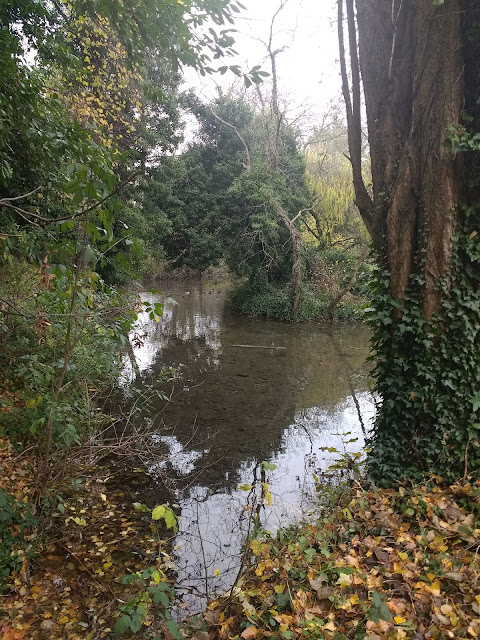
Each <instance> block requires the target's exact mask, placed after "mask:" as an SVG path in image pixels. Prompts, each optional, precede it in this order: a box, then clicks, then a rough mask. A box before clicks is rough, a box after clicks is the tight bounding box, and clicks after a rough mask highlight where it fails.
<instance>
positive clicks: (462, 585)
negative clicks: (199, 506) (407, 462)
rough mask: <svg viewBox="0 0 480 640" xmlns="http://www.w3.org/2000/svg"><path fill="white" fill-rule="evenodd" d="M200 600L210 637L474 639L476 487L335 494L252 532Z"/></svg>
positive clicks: (479, 561)
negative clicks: (212, 594) (290, 523)
mask: <svg viewBox="0 0 480 640" xmlns="http://www.w3.org/2000/svg"><path fill="white" fill-rule="evenodd" d="M249 551H250V557H249V561H248V563H247V566H246V567H244V569H243V571H242V573H241V577H240V579H239V580H238V581H237V583H236V585H235V586H234V587H233V588H232V589H231V591H230V592H228V593H227V594H226V595H225V596H224V597H222V598H218V599H217V600H215V601H213V602H211V603H210V605H209V607H208V614H207V615H206V616H205V624H206V626H208V628H209V636H208V637H209V638H210V640H214V639H217V638H218V639H220V640H227V639H228V640H231V639H234V638H243V639H244V640H249V639H250V640H252V639H254V638H255V639H257V638H258V639H260V638H286V639H287V640H290V639H297V638H299V639H302V640H307V639H311V640H313V639H318V640H350V639H354V640H357V639H358V640H360V639H361V640H383V639H387V640H389V639H391V640H403V639H411V640H430V639H432V640H447V639H449V638H454V639H457V638H458V639H460V638H465V639H469V640H471V639H473V638H480V481H476V482H473V483H458V484H456V485H453V486H450V487H447V486H444V485H443V483H442V479H441V478H435V479H433V480H432V482H431V483H429V484H425V485H420V486H414V487H413V488H411V487H410V488H408V487H404V486H400V487H398V488H397V489H379V488H375V487H373V488H370V489H363V488H362V487H361V486H360V485H359V484H358V483H356V486H354V487H351V488H349V489H346V490H345V491H343V492H342V493H341V494H339V495H336V496H335V504H334V505H333V506H332V507H331V508H330V509H329V510H328V512H326V513H325V515H323V516H322V517H321V518H319V519H318V520H317V521H316V522H315V523H314V524H304V525H299V526H295V527H292V528H290V529H284V530H280V532H279V533H278V534H277V535H276V536H275V537H273V536H271V535H269V534H268V533H264V534H263V535H262V536H261V537H258V536H257V538H256V539H254V540H251V541H250V542H249Z"/></svg>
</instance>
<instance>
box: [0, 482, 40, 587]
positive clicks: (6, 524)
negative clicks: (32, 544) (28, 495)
mask: <svg viewBox="0 0 480 640" xmlns="http://www.w3.org/2000/svg"><path fill="white" fill-rule="evenodd" d="M36 526H37V520H36V518H35V517H34V516H33V514H32V508H31V505H30V504H28V503H27V502H22V501H20V500H16V499H15V497H14V496H12V495H11V494H9V493H5V492H4V491H3V489H2V488H1V487H0V593H3V592H4V591H5V590H6V588H7V583H8V580H9V578H10V575H11V574H12V571H19V569H20V568H21V566H22V563H23V559H24V557H25V548H26V540H25V532H26V531H28V530H29V529H32V528H33V527H36Z"/></svg>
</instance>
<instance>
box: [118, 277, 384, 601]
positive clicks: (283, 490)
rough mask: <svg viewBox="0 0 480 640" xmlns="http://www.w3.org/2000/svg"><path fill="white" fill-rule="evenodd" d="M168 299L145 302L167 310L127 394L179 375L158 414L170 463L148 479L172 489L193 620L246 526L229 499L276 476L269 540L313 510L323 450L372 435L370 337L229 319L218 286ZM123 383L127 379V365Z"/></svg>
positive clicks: (232, 566) (347, 328) (235, 557)
mask: <svg viewBox="0 0 480 640" xmlns="http://www.w3.org/2000/svg"><path fill="white" fill-rule="evenodd" d="M164 290H165V293H166V294H168V295H165V296H163V297H162V296H154V295H153V294H145V295H144V296H143V298H144V299H148V298H150V299H153V298H154V299H155V300H157V299H158V298H159V297H160V298H161V299H162V300H163V301H164V305H165V306H164V316H163V318H162V319H161V321H160V322H158V323H156V322H154V321H150V320H149V319H148V318H147V317H146V316H145V317H144V318H141V319H140V326H139V329H138V331H139V332H140V333H142V332H145V333H146V334H147V335H146V337H145V339H144V343H143V346H141V347H140V348H137V349H135V358H136V361H137V364H138V369H137V381H136V383H135V384H136V385H140V386H141V385H144V384H155V380H156V377H157V376H158V374H159V373H160V372H161V371H162V370H163V369H164V367H165V366H173V367H176V368H177V369H179V370H180V371H181V373H182V377H181V379H180V381H176V382H175V383H173V384H172V386H171V388H169V389H168V390H167V393H168V395H170V397H171V401H170V402H168V403H167V404H166V405H163V404H162V405H161V406H159V407H158V409H159V412H158V415H157V417H156V418H155V424H154V427H155V431H156V433H157V435H156V436H155V444H156V445H158V446H159V447H163V448H164V449H165V450H166V451H167V452H168V456H167V459H166V461H165V463H163V464H162V465H161V468H157V469H154V468H152V469H151V471H152V472H155V471H157V472H162V473H167V474H168V475H169V476H170V477H172V478H173V479H174V480H175V486H176V500H177V502H178V504H179V505H180V508H181V515H180V530H179V533H178V536H177V540H176V546H177V551H176V564H177V566H178V587H179V590H181V591H183V592H184V594H185V595H184V604H185V605H187V606H188V608H189V610H191V609H193V610H200V609H201V608H202V607H203V605H204V598H205V594H206V592H208V594H209V595H212V594H213V593H214V592H216V591H222V590H225V589H228V588H229V586H231V584H232V582H233V580H234V579H235V576H236V573H237V571H238V567H239V562H240V559H239V554H240V550H241V542H242V540H243V539H244V536H245V533H246V530H247V527H248V521H249V511H248V510H246V509H245V507H246V506H247V501H248V499H249V492H247V491H241V490H238V489H237V487H238V486H239V485H241V484H243V483H247V484H248V483H251V482H252V478H254V477H255V474H256V473H257V472H258V465H259V463H260V462H261V461H263V460H266V461H269V462H272V463H274V464H276V465H277V468H276V469H275V470H274V471H270V472H269V474H268V475H269V483H270V486H271V487H272V493H273V504H272V506H271V507H266V508H265V509H263V510H262V522H263V524H264V525H265V527H267V528H268V529H269V530H272V531H273V530H275V529H276V528H277V527H278V525H279V523H280V522H282V524H285V523H286V522H292V521H293V520H295V519H298V518H300V517H302V516H304V515H305V514H306V512H307V511H308V508H309V506H311V503H312V499H313V498H314V495H315V487H314V482H313V477H312V473H313V472H314V471H316V470H318V469H322V468H323V469H324V468H325V467H326V466H328V463H329V460H331V459H332V455H333V454H332V453H328V452H325V451H320V447H337V448H338V449H339V450H342V451H343V450H347V451H348V450H350V451H358V450H359V449H361V448H362V446H363V435H364V434H363V429H362V426H363V425H362V424H361V421H363V424H364V425H365V426H366V427H367V428H368V427H369V425H370V423H371V419H372V417H373V414H374V403H373V399H372V397H371V395H370V393H369V392H368V389H367V385H366V373H367V367H366V365H365V359H366V357H367V355H368V348H369V347H368V343H369V337H370V336H369V331H368V329H367V328H366V327H364V326H361V325H337V326H333V327H326V326H323V325H319V324H317V323H309V324H303V325H294V324H286V323H278V322H274V321H268V320H264V319H253V318H245V317H241V316H238V315H235V314H234V313H233V312H232V311H231V310H230V309H229V305H228V290H227V289H225V288H223V287H222V288H220V287H218V285H217V286H215V287H214V288H213V289H212V288H208V287H206V286H205V283H196V284H192V285H191V287H190V288H188V289H186V288H185V287H183V286H181V285H178V283H176V284H174V285H173V286H171V287H167V286H164ZM240 345H241V346H240ZM124 373H125V377H126V378H127V379H129V380H130V381H132V380H134V379H135V372H134V368H133V366H132V364H131V362H130V361H127V362H126V364H125V372H124ZM138 376H139V377H138ZM359 414H360V418H361V419H359ZM345 433H348V434H349V435H346V436H345V435H343V436H342V435H341V434H345ZM354 438H358V440H357V441H356V442H350V443H348V444H345V443H346V441H347V440H352V439H354ZM217 574H218V575H217Z"/></svg>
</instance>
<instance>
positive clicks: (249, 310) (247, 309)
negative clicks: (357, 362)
mask: <svg viewBox="0 0 480 640" xmlns="http://www.w3.org/2000/svg"><path fill="white" fill-rule="evenodd" d="M328 303H329V298H328V297H327V296H325V295H315V294H314V293H312V291H310V290H309V289H308V288H307V287H306V286H304V287H303V291H302V298H301V302H300V305H299V308H298V313H297V320H299V321H307V320H322V319H327V315H326V310H327V307H328ZM232 305H233V307H234V309H237V310H238V311H240V312H241V313H244V314H245V315H249V316H263V317H265V318H273V319H274V320H282V321H288V320H289V319H290V307H291V301H290V289H289V287H288V286H283V287H282V286H277V285H275V284H268V285H266V286H265V287H264V288H261V289H252V286H251V285H250V283H248V282H247V283H246V284H243V285H241V286H239V287H238V288H237V289H235V291H234V293H233V295H232ZM333 316H334V317H335V318H338V319H341V320H355V319H360V318H362V317H363V311H362V309H361V306H360V305H359V304H358V303H356V302H348V301H347V302H342V303H341V304H339V305H338V306H337V307H336V308H335V309H334V312H333Z"/></svg>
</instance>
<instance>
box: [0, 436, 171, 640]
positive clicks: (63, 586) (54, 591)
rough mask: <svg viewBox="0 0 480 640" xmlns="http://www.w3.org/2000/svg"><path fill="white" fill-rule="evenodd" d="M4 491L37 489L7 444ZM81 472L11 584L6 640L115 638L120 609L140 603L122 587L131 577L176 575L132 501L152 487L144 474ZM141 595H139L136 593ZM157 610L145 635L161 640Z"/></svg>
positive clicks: (4, 612)
mask: <svg viewBox="0 0 480 640" xmlns="http://www.w3.org/2000/svg"><path fill="white" fill-rule="evenodd" d="M0 453H1V462H2V472H3V474H2V475H3V480H2V486H3V487H4V489H5V490H6V491H11V492H13V493H14V494H16V495H19V492H21V493H22V496H23V497H24V498H28V496H29V494H30V493H31V491H32V488H33V487H34V484H35V476H34V473H33V470H32V466H31V464H27V463H26V462H25V464H24V463H23V462H22V460H23V459H20V460H19V459H18V454H17V453H16V452H15V451H13V449H12V448H11V447H10V446H7V443H5V442H4V446H3V449H1V450H0ZM122 469H123V467H121V468H120V469H115V468H114V467H112V465H109V466H108V467H105V468H103V469H102V468H93V467H92V468H89V469H85V470H83V479H82V482H79V483H77V484H76V485H75V486H73V487H72V489H71V491H69V492H68V493H69V495H68V496H67V495H64V497H63V498H60V499H59V500H58V501H57V500H56V501H55V504H54V505H53V507H54V508H53V517H52V519H51V524H50V526H49V528H48V530H47V532H46V535H45V534H44V535H42V537H41V539H40V537H37V539H36V540H35V545H36V547H37V548H36V552H37V555H36V557H35V558H34V560H33V561H32V562H30V563H29V566H28V570H26V571H20V572H18V573H14V574H13V575H12V576H11V580H10V583H11V585H10V586H11V591H10V593H6V594H4V595H3V597H2V598H1V601H0V638H1V639H2V640H33V639H35V640H47V639H48V640H50V639H62V640H100V639H101V638H112V637H113V635H114V634H113V631H112V630H113V627H114V624H115V620H116V619H117V618H118V616H119V615H120V611H119V606H121V605H122V604H125V603H126V602H128V601H129V600H130V599H131V598H133V597H135V596H136V595H138V594H137V592H136V591H135V589H136V585H135V584H131V585H124V584H120V583H119V582H118V580H119V578H120V577H121V576H123V575H125V574H129V573H135V572H137V571H140V572H141V571H143V570H145V569H146V568H147V567H152V566H153V567H157V568H158V569H159V570H160V571H161V572H162V575H165V572H166V571H167V570H169V568H172V566H173V565H172V566H170V565H171V561H170V560H169V557H168V555H167V554H166V553H165V551H166V549H165V542H164V541H162V540H160V539H159V538H158V536H157V534H156V533H154V532H153V531H152V530H151V529H150V525H149V523H148V522H147V520H148V519H142V518H143V516H142V512H139V511H136V510H135V509H134V507H133V506H132V503H133V501H135V500H138V498H139V496H141V495H142V490H143V489H144V487H150V482H149V479H148V478H147V477H146V476H145V475H144V474H143V472H141V471H140V470H137V471H138V473H134V472H131V471H128V473H127V475H125V472H123V471H122V472H123V473H124V476H123V478H121V479H120V480H119V475H118V474H116V473H115V472H116V471H118V472H119V473H120V472H121V470H122ZM137 591H138V590H137ZM162 625H163V623H161V622H160V621H159V620H158V621H157V620H155V606H152V607H151V609H149V613H148V615H147V617H146V619H145V621H144V622H142V628H143V629H144V630H145V632H147V631H152V632H153V633H154V635H153V636H152V637H155V636H156V635H161V634H162V633H163V631H162V629H163V626H162Z"/></svg>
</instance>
